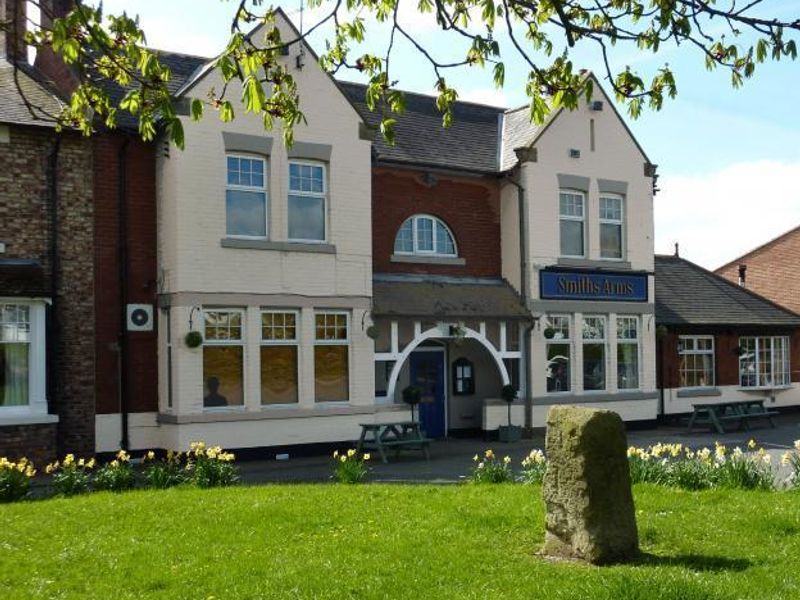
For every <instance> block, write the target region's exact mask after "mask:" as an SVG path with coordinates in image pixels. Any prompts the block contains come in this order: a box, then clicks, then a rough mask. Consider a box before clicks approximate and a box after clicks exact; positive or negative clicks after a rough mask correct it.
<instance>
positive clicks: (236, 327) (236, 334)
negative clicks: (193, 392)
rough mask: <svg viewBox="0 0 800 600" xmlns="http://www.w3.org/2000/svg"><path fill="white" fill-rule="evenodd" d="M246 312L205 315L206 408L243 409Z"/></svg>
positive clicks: (205, 313)
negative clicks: (226, 407)
mask: <svg viewBox="0 0 800 600" xmlns="http://www.w3.org/2000/svg"><path fill="white" fill-rule="evenodd" d="M243 321H244V318H243V311H242V310H238V309H226V310H217V309H214V310H206V311H204V312H203V324H204V328H205V331H204V336H203V337H204V338H205V340H204V343H203V382H204V387H205V389H204V391H203V406H204V407H206V408H216V407H224V406H243V405H244V382H243V365H244V344H243V338H242V331H243Z"/></svg>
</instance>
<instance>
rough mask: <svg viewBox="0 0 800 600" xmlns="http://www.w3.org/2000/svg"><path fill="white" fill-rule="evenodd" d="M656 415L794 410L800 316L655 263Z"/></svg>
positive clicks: (683, 264) (676, 262) (702, 272)
mask: <svg viewBox="0 0 800 600" xmlns="http://www.w3.org/2000/svg"><path fill="white" fill-rule="evenodd" d="M656 322H657V323H658V327H659V335H658V341H657V345H658V367H657V370H658V379H659V387H660V389H661V398H660V402H661V408H660V411H659V412H660V413H662V414H664V415H673V414H681V413H688V412H691V411H692V404H695V403H714V402H727V401H736V400H748V399H764V400H765V401H766V402H765V404H767V405H768V406H770V407H785V406H797V405H798V404H800V315H797V314H795V313H792V312H791V311H789V310H786V309H785V308H782V307H781V306H779V305H778V304H776V303H774V302H772V301H771V300H768V299H767V298H764V297H763V296H760V295H758V294H756V293H755V292H753V291H752V290H750V289H746V288H744V287H742V286H740V285H738V284H736V283H733V282H731V281H728V280H727V279H725V278H723V277H722V276H720V275H718V274H715V273H712V272H711V271H707V270H706V269H703V268H702V267H700V266H698V265H696V264H694V263H691V262H689V261H687V260H685V259H683V258H680V257H678V256H656Z"/></svg>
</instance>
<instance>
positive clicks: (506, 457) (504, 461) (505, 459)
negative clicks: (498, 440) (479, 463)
mask: <svg viewBox="0 0 800 600" xmlns="http://www.w3.org/2000/svg"><path fill="white" fill-rule="evenodd" d="M503 464H506V465H510V464H511V457H510V456H504V457H503Z"/></svg>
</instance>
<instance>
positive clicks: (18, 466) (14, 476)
mask: <svg viewBox="0 0 800 600" xmlns="http://www.w3.org/2000/svg"><path fill="white" fill-rule="evenodd" d="M35 475H36V469H34V468H33V463H32V462H30V461H29V460H28V459H27V458H24V457H23V458H20V459H19V460H18V461H17V462H11V461H9V460H8V459H7V458H5V457H0V503H2V502H16V501H17V500H22V499H23V498H24V497H25V496H27V495H28V492H29V491H30V489H31V479H33V477H34V476H35Z"/></svg>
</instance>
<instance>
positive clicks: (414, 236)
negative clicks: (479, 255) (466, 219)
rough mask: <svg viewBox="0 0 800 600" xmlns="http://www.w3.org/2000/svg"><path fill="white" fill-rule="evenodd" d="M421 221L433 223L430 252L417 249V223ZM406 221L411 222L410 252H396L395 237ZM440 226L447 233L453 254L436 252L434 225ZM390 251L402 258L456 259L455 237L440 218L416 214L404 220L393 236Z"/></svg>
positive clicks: (435, 229)
mask: <svg viewBox="0 0 800 600" xmlns="http://www.w3.org/2000/svg"><path fill="white" fill-rule="evenodd" d="M421 219H429V220H430V221H432V222H433V238H432V239H433V249H432V250H421V249H420V248H419V239H418V236H417V221H418V220H421ZM408 221H411V247H412V250H411V252H409V251H408V250H396V249H395V244H396V243H397V235H398V233H400V229H402V227H403V225H405V224H406V223H407V222H408ZM437 224H438V225H441V226H442V227H443V228H444V230H445V231H446V232H447V235H449V236H450V240H451V241H452V242H453V252H452V253H448V252H437V250H436V248H437V245H438V244H437V241H438V239H437V235H438V234H437V231H438V228H437V227H436V225H437ZM392 251H393V252H394V253H395V254H400V255H403V256H446V257H450V258H453V257H457V256H458V244H457V243H456V236H454V235H453V230H452V229H450V227H448V226H447V223H445V222H444V221H442V220H441V219H440V218H438V217H435V216H433V215H430V214H426V213H418V214H415V215H411V216H410V217H408V218H407V219H405V220H404V221H403V222H402V223H401V224H400V227H399V228H398V230H397V232H396V233H395V234H394V240H393V241H392Z"/></svg>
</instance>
